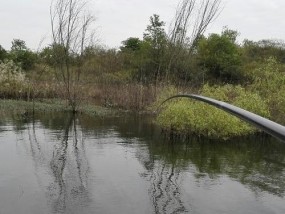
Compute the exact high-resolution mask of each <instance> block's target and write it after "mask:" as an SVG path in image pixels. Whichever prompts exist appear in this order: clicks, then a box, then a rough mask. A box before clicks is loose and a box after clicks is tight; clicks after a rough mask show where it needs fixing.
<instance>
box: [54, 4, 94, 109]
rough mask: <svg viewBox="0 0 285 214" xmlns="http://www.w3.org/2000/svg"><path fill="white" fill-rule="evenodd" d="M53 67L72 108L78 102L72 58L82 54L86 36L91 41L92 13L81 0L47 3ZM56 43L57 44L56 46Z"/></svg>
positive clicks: (77, 74) (76, 73) (77, 79)
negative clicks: (54, 61) (53, 60)
mask: <svg viewBox="0 0 285 214" xmlns="http://www.w3.org/2000/svg"><path fill="white" fill-rule="evenodd" d="M50 16H51V27H52V38H53V44H52V47H53V54H54V55H53V56H54V58H56V59H58V62H59V63H55V64H54V67H55V69H56V71H57V77H58V79H59V80H61V81H62V82H63V84H64V88H65V90H64V91H65V97H66V99H67V100H68V101H69V105H70V106H71V107H72V110H73V111H74V112H75V111H76V109H77V107H78V105H79V93H80V92H79V91H78V90H79V88H80V75H81V72H82V71H81V69H80V63H79V64H78V66H79V67H77V68H75V67H74V66H73V64H72V60H73V59H74V58H82V56H83V53H84V50H85V48H86V46H87V45H89V44H87V42H88V39H89V40H90V41H92V37H93V35H94V31H92V23H93V22H94V21H95V19H94V17H93V16H92V15H91V13H90V12H88V5H87V2H85V1H84V0H55V1H52V3H51V6H50ZM58 47H59V48H58Z"/></svg>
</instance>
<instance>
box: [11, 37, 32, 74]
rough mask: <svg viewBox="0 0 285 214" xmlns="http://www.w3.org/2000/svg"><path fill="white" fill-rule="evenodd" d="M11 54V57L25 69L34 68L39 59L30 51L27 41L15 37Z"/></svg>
mask: <svg viewBox="0 0 285 214" xmlns="http://www.w3.org/2000/svg"><path fill="white" fill-rule="evenodd" d="M9 55H10V58H11V59H12V60H13V61H14V62H15V63H18V64H19V65H20V66H21V68H22V69H24V70H30V69H32V68H33V66H34V64H35V62H36V59H37V56H36V54H35V53H33V52H32V51H30V50H29V49H28V48H27V46H26V44H25V42H24V41H23V40H20V39H14V40H13V41H12V47H11V51H10V54H9Z"/></svg>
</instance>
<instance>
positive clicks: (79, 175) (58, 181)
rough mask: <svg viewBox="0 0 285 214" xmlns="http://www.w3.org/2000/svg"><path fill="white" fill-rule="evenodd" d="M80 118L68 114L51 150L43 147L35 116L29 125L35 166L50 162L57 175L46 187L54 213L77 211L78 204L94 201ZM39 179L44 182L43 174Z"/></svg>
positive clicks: (80, 205) (54, 173)
mask: <svg viewBox="0 0 285 214" xmlns="http://www.w3.org/2000/svg"><path fill="white" fill-rule="evenodd" d="M77 121H78V120H76V118H75V116H74V115H72V114H70V115H68V116H67V117H65V121H64V125H63V126H62V129H61V131H58V130H57V132H58V136H57V137H58V138H59V139H60V140H59V141H58V142H57V143H55V144H54V145H53V146H52V151H50V152H47V151H42V150H44V149H45V145H44V144H42V145H41V144H40V143H39V141H38V139H37V134H36V128H35V127H36V126H35V120H33V121H32V125H29V126H28V134H29V141H30V148H31V154H32V157H33V160H34V162H35V166H36V167H37V168H39V167H40V166H39V163H42V165H41V166H43V165H44V163H47V162H49V167H50V170H51V172H52V173H49V174H51V175H53V177H54V179H53V181H52V182H51V183H50V184H49V185H48V187H47V188H46V195H47V197H48V201H49V203H50V205H51V209H52V212H53V213H76V211H75V210H76V207H84V206H87V205H88V203H89V202H90V199H89V193H88V182H87V180H88V179H87V178H88V170H89V166H88V161H87V157H86V153H85V146H84V139H83V137H82V135H83V133H82V131H81V128H80V126H78V125H77V124H76V122H77ZM31 126H32V127H31ZM78 127H79V128H78ZM43 143H48V142H43ZM48 154H52V157H48V156H47V155H48ZM47 160H50V161H47ZM36 171H37V172H38V170H36ZM38 180H39V182H40V183H42V182H41V181H40V179H39V178H38Z"/></svg>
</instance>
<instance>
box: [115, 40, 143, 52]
mask: <svg viewBox="0 0 285 214" xmlns="http://www.w3.org/2000/svg"><path fill="white" fill-rule="evenodd" d="M122 44H123V46H121V47H120V49H121V51H138V50H140V48H141V44H142V41H141V40H140V39H139V38H135V37H130V38H128V39H127V40H125V41H123V42H122Z"/></svg>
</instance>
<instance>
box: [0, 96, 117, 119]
mask: <svg viewBox="0 0 285 214" xmlns="http://www.w3.org/2000/svg"><path fill="white" fill-rule="evenodd" d="M33 111H36V112H51V111H66V112H69V111H70V112H71V111H72V109H71V107H70V106H68V105H67V104H66V102H65V101H62V100H59V99H44V100H40V101H39V100H38V101H35V102H32V101H31V102H28V101H23V100H0V114H6V113H7V112H9V113H17V114H24V113H26V112H33ZM78 113H84V114H88V115H91V116H107V115H114V114H117V112H116V111H114V110H112V111H111V110H109V109H107V108H104V107H99V106H95V105H90V104H85V105H82V106H81V107H80V108H79V109H78Z"/></svg>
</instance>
